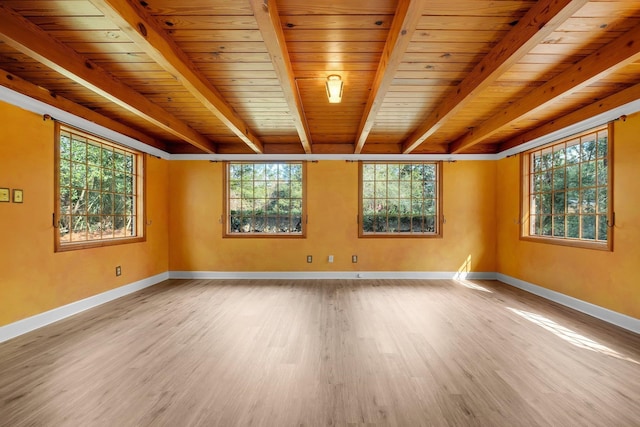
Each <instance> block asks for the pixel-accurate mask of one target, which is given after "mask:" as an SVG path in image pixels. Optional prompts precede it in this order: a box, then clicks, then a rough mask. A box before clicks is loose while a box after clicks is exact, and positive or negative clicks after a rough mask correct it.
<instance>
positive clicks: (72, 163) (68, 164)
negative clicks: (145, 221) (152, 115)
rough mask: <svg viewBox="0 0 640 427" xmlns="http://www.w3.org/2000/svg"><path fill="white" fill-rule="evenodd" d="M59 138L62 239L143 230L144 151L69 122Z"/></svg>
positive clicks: (100, 237) (101, 237)
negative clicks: (141, 166) (95, 135)
mask: <svg viewBox="0 0 640 427" xmlns="http://www.w3.org/2000/svg"><path fill="white" fill-rule="evenodd" d="M58 143H59V158H58V166H59V168H58V173H59V176H60V179H59V182H58V194H59V212H58V214H59V215H58V221H59V242H60V243H61V244H68V243H79V242H93V241H100V240H107V239H120V238H126V237H136V236H138V230H137V222H138V208H137V206H138V203H139V200H138V191H137V182H138V180H139V179H141V177H140V176H139V175H138V170H137V159H138V156H139V154H138V153H136V152H133V151H129V150H126V149H122V148H117V147H115V146H113V145H112V144H109V143H107V142H106V141H102V140H99V139H93V138H91V137H89V136H86V135H84V134H78V133H76V132H74V131H73V130H72V129H67V128H61V129H60V132H59V141H58Z"/></svg>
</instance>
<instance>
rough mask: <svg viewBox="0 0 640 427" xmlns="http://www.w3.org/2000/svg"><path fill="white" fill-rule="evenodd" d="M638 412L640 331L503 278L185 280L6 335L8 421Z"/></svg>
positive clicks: (585, 421)
mask: <svg viewBox="0 0 640 427" xmlns="http://www.w3.org/2000/svg"><path fill="white" fill-rule="evenodd" d="M50 425H55V426H78V425H82V426H114V425H118V426H322V425H326V426H351V425H354V426H356V425H357V426H360V425H370V426H488V425H490V426H514V425H518V426H548V425H581V426H635V425H640V336H638V335H635V334H633V333H630V332H628V331H624V330H621V329H619V328H616V327H614V326H612V325H608V324H606V323H603V322H601V321H599V320H596V319H593V318H590V317H589V316H586V315H583V314H580V313H577V312H574V311H572V310H570V309H567V308H565V307H562V306H559V305H557V304H554V303H550V302H548V301H545V300H542V299H540V298H538V297H536V296H533V295H530V294H527V293H525V292H523V291H520V290H518V289H514V288H511V287H509V286H507V285H504V284H501V283H499V282H495V281H452V280H438V281H430V280H169V281H166V282H164V283H162V284H159V285H157V286H154V287H152V288H147V289H145V290H142V291H140V292H138V293H136V294H132V295H129V296H126V297H123V298H121V299H119V300H116V301H113V302H110V303H107V304H104V305H102V306H100V307H97V308H95V309H92V310H90V311H87V312H84V313H81V314H78V315H76V316H74V317H71V318H68V319H65V320H62V321H60V322H57V323H55V324H53V325H49V326H47V327H44V328H41V329H39V330H36V331H34V332H31V333H28V334H25V335H23V336H20V337H17V338H15V339H13V340H10V341H7V342H5V343H3V344H0V426H3V427H4V426H11V427H16V426H50Z"/></svg>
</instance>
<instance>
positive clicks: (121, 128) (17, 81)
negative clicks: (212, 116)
mask: <svg viewBox="0 0 640 427" xmlns="http://www.w3.org/2000/svg"><path fill="white" fill-rule="evenodd" d="M0 86H4V87H6V88H8V89H11V90H14V91H16V92H19V93H21V94H23V95H26V96H28V97H29V98H33V99H35V100H38V101H40V102H44V103H45V104H47V105H51V106H52V107H56V108H58V109H60V110H62V111H66V112H67V113H71V114H73V115H74V116H78V117H81V118H83V119H86V120H89V121H90V122H93V123H96V124H98V125H100V126H104V127H105V128H107V129H111V130H113V131H116V132H118V133H121V134H122V135H125V136H128V137H131V138H133V139H135V140H138V141H140V142H142V143H144V144H147V145H149V146H151V147H155V148H158V149H160V150H163V151H167V144H166V143H164V142H163V141H159V140H157V139H155V138H151V137H150V136H148V135H146V134H144V133H142V132H140V131H138V130H136V129H133V128H130V127H129V126H127V125H125V124H122V123H120V122H118V121H116V120H112V119H110V118H108V117H105V116H103V115H102V114H100V113H96V112H95V111H93V110H91V109H89V108H87V107H83V106H82V105H80V104H76V103H75V102H73V101H70V100H68V99H66V98H64V97H62V96H60V95H57V94H55V93H54V92H51V91H50V90H48V89H45V88H43V87H40V86H37V85H34V84H33V83H31V82H28V81H26V80H24V79H22V78H20V77H18V76H16V75H15V74H12V73H9V72H7V71H3V70H0ZM54 118H55V117H54Z"/></svg>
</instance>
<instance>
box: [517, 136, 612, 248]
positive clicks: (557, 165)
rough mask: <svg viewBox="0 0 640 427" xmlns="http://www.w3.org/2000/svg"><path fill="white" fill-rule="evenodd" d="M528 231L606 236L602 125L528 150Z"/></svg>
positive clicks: (579, 236) (605, 146)
mask: <svg viewBox="0 0 640 427" xmlns="http://www.w3.org/2000/svg"><path fill="white" fill-rule="evenodd" d="M530 162H531V163H530V167H529V168H530V172H529V188H530V190H529V198H530V214H531V216H530V234H531V235H534V236H545V237H557V238H566V239H580V240H591V241H601V242H606V241H607V238H608V219H607V218H608V206H609V194H608V192H609V185H608V180H609V178H608V177H609V169H608V168H609V165H608V134H607V129H606V128H604V129H598V130H596V131H594V132H592V133H589V134H586V135H583V136H582V137H580V138H575V139H572V140H569V141H566V142H561V143H558V144H556V145H552V146H547V147H544V148H542V149H540V150H537V151H534V152H532V153H530Z"/></svg>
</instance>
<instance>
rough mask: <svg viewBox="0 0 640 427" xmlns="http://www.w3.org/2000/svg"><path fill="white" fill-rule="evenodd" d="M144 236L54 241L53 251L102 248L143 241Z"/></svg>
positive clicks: (144, 239)
mask: <svg viewBox="0 0 640 427" xmlns="http://www.w3.org/2000/svg"><path fill="white" fill-rule="evenodd" d="M146 240H147V239H146V237H126V238H122V239H109V240H98V241H89V242H76V243H60V242H56V247H55V252H69V251H77V250H82V249H92V248H102V247H105V246H116V245H126V244H129V243H141V242H145V241H146Z"/></svg>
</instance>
